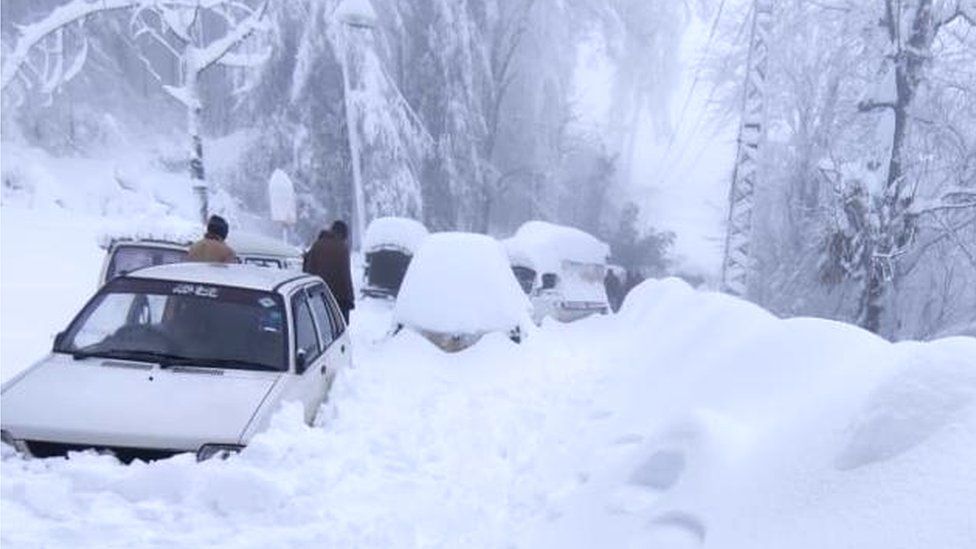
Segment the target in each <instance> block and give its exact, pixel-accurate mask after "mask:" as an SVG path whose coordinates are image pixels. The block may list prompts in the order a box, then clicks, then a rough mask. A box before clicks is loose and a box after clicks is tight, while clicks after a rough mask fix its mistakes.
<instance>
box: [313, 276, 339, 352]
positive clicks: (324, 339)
mask: <svg viewBox="0 0 976 549" xmlns="http://www.w3.org/2000/svg"><path fill="white" fill-rule="evenodd" d="M308 299H309V303H311V305H312V316H313V317H315V325H316V326H317V327H318V334H319V341H320V342H321V343H322V348H323V349H328V348H329V345H332V342H333V341H335V329H334V328H333V319H332V317H331V316H330V315H329V309H328V305H327V301H326V292H325V286H323V285H318V286H313V287H312V288H310V289H309V291H308Z"/></svg>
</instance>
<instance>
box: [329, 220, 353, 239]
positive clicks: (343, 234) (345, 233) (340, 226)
mask: <svg viewBox="0 0 976 549" xmlns="http://www.w3.org/2000/svg"><path fill="white" fill-rule="evenodd" d="M329 232H331V233H332V234H334V235H335V236H336V237H337V238H340V239H342V240H345V239H347V238H349V225H346V222H345V221H342V220H336V221H335V222H334V223H332V228H331V229H329Z"/></svg>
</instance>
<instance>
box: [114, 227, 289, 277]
mask: <svg viewBox="0 0 976 549" xmlns="http://www.w3.org/2000/svg"><path fill="white" fill-rule="evenodd" d="M199 237H200V235H199V234H193V233H190V232H185V233H184V234H179V233H172V232H169V233H159V234H153V233H145V232H143V233H134V234H128V235H121V234H120V235H106V236H103V237H102V241H101V243H100V244H101V247H102V248H103V249H104V250H105V261H104V262H103V264H102V273H101V276H100V277H99V283H100V284H105V283H106V282H108V281H109V280H112V279H113V278H115V277H117V276H120V275H123V274H126V273H129V272H132V271H134V270H136V269H141V268H143V267H149V266H153V265H166V264H169V263H178V262H180V261H183V260H184V259H186V253H187V250H188V249H189V248H190V245H192V244H193V242H195V241H196V240H197V239H198V238H199ZM227 245H228V246H230V247H231V248H233V250H234V252H235V253H236V254H237V258H238V260H240V262H241V263H244V264H246V265H257V266H259V267H272V268H276V269H292V270H298V271H300V270H301V269H302V251H301V250H299V249H298V248H296V247H295V246H291V245H289V244H286V243H284V242H282V241H280V240H277V239H274V238H270V237H267V236H262V235H257V234H253V233H244V232H240V231H231V233H230V235H229V236H228V237H227Z"/></svg>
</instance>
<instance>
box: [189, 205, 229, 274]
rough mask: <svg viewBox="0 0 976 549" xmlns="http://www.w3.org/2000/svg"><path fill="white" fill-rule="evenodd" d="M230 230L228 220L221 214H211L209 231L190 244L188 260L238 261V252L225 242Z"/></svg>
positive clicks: (205, 261) (208, 225) (210, 261)
mask: <svg viewBox="0 0 976 549" xmlns="http://www.w3.org/2000/svg"><path fill="white" fill-rule="evenodd" d="M229 231H230V227H229V226H228V224H227V220H225V219H224V218H223V217H220V216H219V215H212V216H210V219H209V220H208V221H207V233H206V234H205V235H203V238H202V239H200V240H198V241H197V242H195V243H194V244H193V245H192V246H190V250H189V251H188V252H187V254H186V261H199V262H203V263H237V254H235V253H234V250H233V249H231V247H230V246H228V245H227V244H226V243H225V242H224V240H225V239H226V238H227V233H228V232H229Z"/></svg>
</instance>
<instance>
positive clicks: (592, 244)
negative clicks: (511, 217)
mask: <svg viewBox="0 0 976 549" xmlns="http://www.w3.org/2000/svg"><path fill="white" fill-rule="evenodd" d="M504 245H505V249H506V251H507V252H508V255H509V258H510V259H511V260H512V261H513V262H515V263H521V264H525V265H527V266H530V267H532V268H533V269H535V270H536V271H537V272H539V273H544V272H552V273H559V272H561V270H562V264H563V261H572V262H575V263H587V264H598V265H603V264H605V263H606V262H607V258H608V257H610V247H609V246H607V245H606V244H605V243H603V242H601V241H600V240H598V239H597V238H596V237H594V236H593V235H590V234H589V233H586V232H583V231H581V230H579V229H576V228H573V227H565V226H562V225H555V224H552V223H547V222H545V221H529V222H528V223H525V224H524V225H522V226H521V227H519V230H518V231H516V232H515V235H514V236H512V237H511V238H509V239H507V240H505V241H504Z"/></svg>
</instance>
